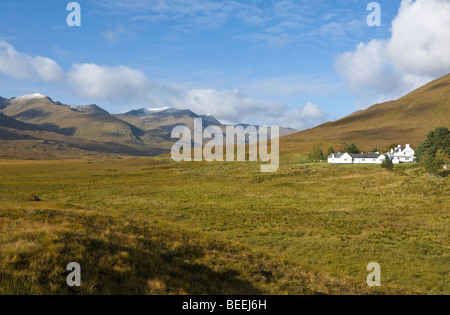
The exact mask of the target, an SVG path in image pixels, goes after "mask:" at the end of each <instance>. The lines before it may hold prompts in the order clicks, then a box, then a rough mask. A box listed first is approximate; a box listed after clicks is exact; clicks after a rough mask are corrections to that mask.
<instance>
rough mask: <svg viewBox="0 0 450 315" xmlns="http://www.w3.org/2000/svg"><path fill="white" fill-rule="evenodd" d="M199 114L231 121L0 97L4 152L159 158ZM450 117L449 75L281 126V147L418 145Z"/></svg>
mask: <svg viewBox="0 0 450 315" xmlns="http://www.w3.org/2000/svg"><path fill="white" fill-rule="evenodd" d="M195 118H202V119H203V125H204V127H207V126H211V125H216V126H220V127H221V128H222V130H225V127H226V125H224V124H221V123H220V122H219V121H218V120H217V119H216V118H214V117H213V116H210V115H198V114H196V113H194V112H192V111H190V110H181V109H174V108H160V109H138V110H132V111H130V112H127V113H124V114H120V115H111V114H110V113H108V112H107V111H106V110H104V109H102V108H101V107H99V106H97V105H87V106H73V105H64V104H61V103H60V102H55V101H53V100H52V99H51V98H49V97H48V96H45V95H42V94H31V95H25V96H21V97H16V98H11V99H6V98H2V97H0V157H3V158H39V159H40V158H68V157H70V158H76V157H84V156H110V155H129V156H155V155H159V154H163V153H166V152H169V151H170V149H171V147H172V145H173V143H174V140H173V139H171V138H170V134H171V131H172V129H173V128H174V127H175V126H180V125H184V126H187V127H189V128H191V130H192V129H193V122H194V119H195ZM449 119H450V74H449V75H446V76H444V77H442V78H440V79H438V80H435V81H433V82H430V83H429V84H427V85H425V86H423V87H421V88H419V89H417V90H415V91H413V92H411V93H409V94H408V95H406V96H404V97H402V98H400V99H398V100H395V101H389V102H385V103H382V104H376V105H374V106H372V107H370V108H368V109H366V110H361V111H357V112H355V113H353V114H352V115H350V116H347V117H344V118H342V119H340V120H337V121H333V122H328V123H325V124H323V125H320V126H317V127H315V128H312V129H308V130H304V131H300V132H296V130H294V129H291V128H281V129H280V136H281V140H280V150H281V153H300V152H309V151H310V150H311V148H312V147H313V146H314V145H319V146H321V147H322V148H323V149H324V150H326V149H327V147H328V146H333V147H335V149H336V150H339V149H341V148H343V147H344V145H345V144H349V143H355V144H356V145H357V146H358V147H359V148H360V149H362V150H363V151H365V152H368V151H370V150H372V149H373V148H375V147H376V148H379V150H383V149H384V148H386V147H387V146H389V145H391V144H403V145H404V144H411V145H412V146H413V147H414V146H417V145H418V144H419V143H420V142H421V141H423V140H424V139H425V138H426V135H427V134H428V132H430V131H431V130H433V129H435V128H436V127H441V126H444V127H446V126H447V127H448V126H449ZM242 126H244V127H246V126H247V125H245V124H242Z"/></svg>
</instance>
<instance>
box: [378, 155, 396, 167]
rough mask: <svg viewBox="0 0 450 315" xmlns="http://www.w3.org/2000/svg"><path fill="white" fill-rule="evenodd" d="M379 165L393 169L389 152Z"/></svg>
mask: <svg viewBox="0 0 450 315" xmlns="http://www.w3.org/2000/svg"><path fill="white" fill-rule="evenodd" d="M381 167H382V168H384V169H386V170H388V171H392V170H393V169H394V163H392V160H391V158H390V157H389V154H386V158H385V159H384V161H383V162H382V163H381Z"/></svg>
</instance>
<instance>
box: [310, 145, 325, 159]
mask: <svg viewBox="0 0 450 315" xmlns="http://www.w3.org/2000/svg"><path fill="white" fill-rule="evenodd" d="M324 159H325V157H324V155H323V151H322V150H321V149H320V146H318V145H315V146H314V147H313V149H312V151H311V153H310V160H311V161H321V160H324Z"/></svg>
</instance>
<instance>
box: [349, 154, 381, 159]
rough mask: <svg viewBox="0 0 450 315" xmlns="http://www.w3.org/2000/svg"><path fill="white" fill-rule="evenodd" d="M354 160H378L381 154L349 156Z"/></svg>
mask: <svg viewBox="0 0 450 315" xmlns="http://www.w3.org/2000/svg"><path fill="white" fill-rule="evenodd" d="M350 155H351V157H352V158H354V159H378V158H379V157H380V155H381V154H378V153H360V154H350Z"/></svg>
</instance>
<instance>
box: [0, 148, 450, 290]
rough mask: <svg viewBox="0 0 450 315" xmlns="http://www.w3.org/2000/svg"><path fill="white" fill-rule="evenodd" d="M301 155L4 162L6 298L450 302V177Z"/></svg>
mask: <svg viewBox="0 0 450 315" xmlns="http://www.w3.org/2000/svg"><path fill="white" fill-rule="evenodd" d="M300 159H301V158H300V157H298V158H296V159H293V158H292V157H291V158H290V159H289V158H288V159H286V157H284V159H283V160H284V161H283V162H282V164H281V166H280V169H279V171H278V172H276V173H272V174H262V173H260V172H259V171H260V168H259V165H258V164H256V163H212V164H208V163H175V162H172V161H171V160H169V159H165V158H141V159H107V160H99V159H93V160H74V161H9V160H2V161H0V230H1V233H0V294H20V293H31V294H54V293H56V294H111V293H119V294H322V293H323V294H349V293H361V294H391V293H394V294H395V293H407V294H450V284H449V276H450V206H449V204H450V184H449V179H448V178H444V179H439V178H430V177H429V176H428V175H427V174H426V173H425V172H424V171H423V170H422V169H421V168H420V167H419V166H416V165H406V166H404V165H402V166H397V167H396V169H395V170H394V172H386V171H383V170H382V169H381V168H380V167H379V166H377V165H368V166H361V165H359V166H354V165H353V166H352V165H350V166H340V165H328V164H302V163H299V162H298V161H299V160H300ZM32 194H34V195H35V196H37V197H38V198H39V199H41V201H33V199H34V198H31V195H32ZM72 261H75V262H78V263H80V264H81V268H82V286H81V288H69V287H67V285H66V284H65V279H66V276H67V275H68V272H67V271H66V270H65V268H66V266H67V264H68V263H69V262H72ZM370 262H378V263H379V264H380V265H381V268H382V286H381V287H380V288H368V287H367V284H366V277H367V275H368V273H369V272H368V271H366V266H367V264H368V263H370Z"/></svg>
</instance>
